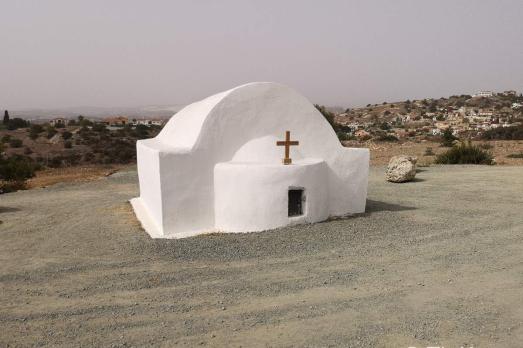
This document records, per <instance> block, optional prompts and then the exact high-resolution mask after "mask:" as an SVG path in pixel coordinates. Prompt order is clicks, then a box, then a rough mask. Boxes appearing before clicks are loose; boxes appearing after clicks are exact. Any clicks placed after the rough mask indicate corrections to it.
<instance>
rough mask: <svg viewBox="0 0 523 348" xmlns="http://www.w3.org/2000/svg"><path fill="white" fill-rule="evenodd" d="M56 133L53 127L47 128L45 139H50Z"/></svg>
mask: <svg viewBox="0 0 523 348" xmlns="http://www.w3.org/2000/svg"><path fill="white" fill-rule="evenodd" d="M56 133H58V132H57V131H56V129H55V128H54V127H53V126H49V127H47V139H51V138H52V137H54V135H55V134H56Z"/></svg>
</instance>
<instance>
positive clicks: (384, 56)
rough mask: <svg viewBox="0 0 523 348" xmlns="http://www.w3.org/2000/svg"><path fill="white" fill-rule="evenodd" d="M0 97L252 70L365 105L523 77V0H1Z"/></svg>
mask: <svg viewBox="0 0 523 348" xmlns="http://www.w3.org/2000/svg"><path fill="white" fill-rule="evenodd" d="M0 47H1V51H0V109H4V108H13V109H16V108H33V107H44V108H51V107H66V106H138V105H154V104H164V105H165V104H168V105H170V104H185V103H189V102H192V101H196V100H199V99H201V98H203V97H206V96H208V95H210V94H213V93H216V92H219V91H222V90H225V89H229V88H231V87H234V86H236V85H239V84H243V83H246V82H251V81H277V82H281V83H284V84H286V85H289V86H291V87H293V88H295V89H297V90H298V91H299V92H301V93H302V94H304V95H305V96H307V97H308V98H309V99H310V100H311V101H313V102H315V103H321V104H326V105H341V106H355V105H363V104H367V103H377V102H382V101H394V100H403V99H406V98H410V99H415V98H424V97H441V96H449V95H452V94H457V93H460V94H461V93H472V92H474V91H476V90H480V89H493V90H503V89H516V90H518V91H523V1H522V0H485V1H484V0H446V1H442V0H437V1H436V0H432V1H428V0H427V1H424V0H382V1H369V0H365V1H364V0H361V1H350V0H345V1H341V0H340V1H334V0H333V1H319V0H318V1H306V0H289V1H286V0H260V1H249V0H237V1H229V0H214V1H211V0H208V1H203V0H201V1H200V0H187V1H182V0H171V1H155V0H149V1H145V0H143V1H130V0H125V1H124V0H121V1H119V0H103V1H101V0H85V1H75V0H35V1H25V0H0Z"/></svg>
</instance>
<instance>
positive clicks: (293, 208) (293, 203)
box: [288, 189, 304, 217]
mask: <svg viewBox="0 0 523 348" xmlns="http://www.w3.org/2000/svg"><path fill="white" fill-rule="evenodd" d="M303 201H304V199H303V189H289V210H288V212H289V213H288V215H289V217H291V216H300V215H303Z"/></svg>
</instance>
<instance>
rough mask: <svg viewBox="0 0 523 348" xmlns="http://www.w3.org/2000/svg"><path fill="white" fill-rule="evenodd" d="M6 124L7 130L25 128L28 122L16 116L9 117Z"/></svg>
mask: <svg viewBox="0 0 523 348" xmlns="http://www.w3.org/2000/svg"><path fill="white" fill-rule="evenodd" d="M6 126H7V129H8V130H15V129H18V128H26V127H27V126H29V122H27V121H26V120H24V119H21V118H18V117H16V118H13V119H10V120H9V121H8V122H7V125H6Z"/></svg>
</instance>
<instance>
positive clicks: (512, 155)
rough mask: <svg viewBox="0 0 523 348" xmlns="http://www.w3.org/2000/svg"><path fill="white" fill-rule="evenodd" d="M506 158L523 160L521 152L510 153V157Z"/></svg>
mask: <svg viewBox="0 0 523 348" xmlns="http://www.w3.org/2000/svg"><path fill="white" fill-rule="evenodd" d="M507 157H508V158H523V152H520V153H511V154H510V155H507Z"/></svg>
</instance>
